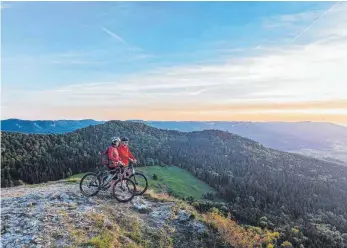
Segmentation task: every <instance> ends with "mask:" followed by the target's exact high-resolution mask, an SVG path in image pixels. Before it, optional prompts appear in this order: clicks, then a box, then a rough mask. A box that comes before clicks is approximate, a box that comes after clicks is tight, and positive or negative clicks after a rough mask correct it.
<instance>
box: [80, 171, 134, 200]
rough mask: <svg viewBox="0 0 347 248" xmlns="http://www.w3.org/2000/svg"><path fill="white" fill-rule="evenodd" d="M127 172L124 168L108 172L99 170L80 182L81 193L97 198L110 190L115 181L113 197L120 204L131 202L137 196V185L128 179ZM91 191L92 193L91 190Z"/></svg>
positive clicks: (90, 173) (84, 177)
mask: <svg viewBox="0 0 347 248" xmlns="http://www.w3.org/2000/svg"><path fill="white" fill-rule="evenodd" d="M126 174H127V170H125V168H124V167H123V166H120V167H118V168H115V169H113V170H108V169H107V168H98V169H97V171H96V172H89V173H87V174H85V175H84V176H83V177H82V179H81V181H80V190H81V193H82V194H83V195H85V196H88V197H90V196H95V195H97V194H98V193H99V191H100V190H102V191H106V190H108V189H109V188H110V186H111V182H112V181H113V180H115V183H114V184H113V187H112V195H113V197H115V198H116V199H117V201H119V202H128V201H131V200H132V199H133V198H134V196H135V194H136V185H135V183H134V182H133V181H132V180H131V179H129V178H127V176H126ZM90 189H91V192H89V190H90Z"/></svg>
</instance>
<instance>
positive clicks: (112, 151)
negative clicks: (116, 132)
mask: <svg viewBox="0 0 347 248" xmlns="http://www.w3.org/2000/svg"><path fill="white" fill-rule="evenodd" d="M120 142H121V140H120V138H118V137H112V138H111V145H110V146H109V147H108V148H107V149H106V150H105V151H104V153H103V155H106V154H107V159H108V161H107V163H106V165H107V168H108V169H109V170H113V169H115V168H117V167H118V166H121V165H123V166H124V163H123V162H122V161H121V160H120V157H119V153H118V149H117V148H118V147H119V144H120ZM111 174H115V171H112V172H111ZM114 183H115V180H112V182H111V187H110V189H112V185H113V184H114Z"/></svg>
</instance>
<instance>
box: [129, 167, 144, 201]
mask: <svg viewBox="0 0 347 248" xmlns="http://www.w3.org/2000/svg"><path fill="white" fill-rule="evenodd" d="M128 172H129V173H131V174H130V175H129V176H128V178H129V179H131V180H132V181H133V182H134V183H135V185H136V192H135V195H142V194H143V193H145V192H146V190H147V188H148V180H147V177H146V176H145V175H144V174H143V173H141V172H136V171H135V168H134V163H130V165H129V166H128Z"/></svg>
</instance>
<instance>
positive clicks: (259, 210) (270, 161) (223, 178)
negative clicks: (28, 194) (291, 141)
mask: <svg viewBox="0 0 347 248" xmlns="http://www.w3.org/2000/svg"><path fill="white" fill-rule="evenodd" d="M115 135H119V136H128V137H129V138H130V143H131V145H132V150H133V151H134V153H135V154H136V156H137V157H138V158H139V160H140V162H141V163H142V164H143V165H154V164H172V165H177V166H180V167H182V168H185V169H187V170H189V171H191V172H192V173H193V174H194V175H195V176H197V177H198V178H200V179H202V180H203V181H205V182H207V183H208V184H209V185H211V186H212V187H214V188H216V189H217V191H218V192H219V193H220V195H221V197H223V198H225V199H226V200H228V201H230V202H231V204H232V208H233V214H234V215H235V217H236V218H237V219H238V220H239V221H244V222H246V223H251V224H252V223H253V224H254V223H258V222H259V219H260V217H262V216H263V215H265V216H267V218H268V219H269V220H270V221H268V222H265V224H264V223H263V225H267V226H269V227H271V226H272V227H273V226H282V227H283V228H289V227H292V226H294V225H297V226H298V227H301V228H305V230H306V233H307V235H309V236H310V240H311V241H310V242H312V244H314V245H317V246H312V247H343V246H342V243H341V242H343V241H342V238H341V233H347V208H346V206H347V167H343V166H340V165H337V164H333V163H328V162H324V161H320V160H317V159H313V158H309V157H304V156H301V155H296V154H290V153H285V152H279V151H276V150H272V149H269V148H265V147H263V146H262V145H260V144H259V143H257V142H254V141H252V140H249V139H246V138H242V137H240V136H237V135H234V134H231V133H228V132H223V131H217V130H208V131H201V132H191V133H181V132H178V131H165V130H159V129H156V128H153V127H149V126H147V125H145V124H143V123H132V122H119V121H111V122H107V123H105V124H102V125H96V126H90V127H87V128H83V129H80V130H77V131H75V132H73V133H69V134H64V135H37V134H19V133H7V132H3V133H2V164H1V170H2V173H1V177H2V178H1V179H2V180H1V183H2V185H1V186H2V187H8V186H12V185H15V184H18V183H20V181H19V180H22V181H24V182H27V183H39V182H44V181H47V180H56V179H60V178H63V177H66V176H68V175H71V174H74V173H79V172H84V171H88V170H91V169H92V168H94V166H95V163H96V162H98V160H99V155H98V152H100V151H103V150H104V149H105V148H106V146H107V145H108V144H109V139H110V137H112V136H115ZM316 223H317V225H318V223H319V224H320V225H319V228H320V229H319V228H318V227H316V225H315V224H316ZM290 230H291V228H289V229H288V232H290ZM332 232H333V233H334V235H333V234H332ZM335 232H339V235H337V234H335ZM336 235H337V236H339V237H340V239H339V240H335V238H336V237H337V236H336ZM318 237H319V238H318ZM330 239H332V240H330ZM322 242H323V243H322ZM326 242H328V243H331V244H335V246H326V245H323V244H326ZM322 245H323V246H322Z"/></svg>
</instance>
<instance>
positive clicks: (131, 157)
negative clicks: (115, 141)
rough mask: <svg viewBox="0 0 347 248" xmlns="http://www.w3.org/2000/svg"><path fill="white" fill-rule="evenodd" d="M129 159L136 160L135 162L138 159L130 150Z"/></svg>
mask: <svg viewBox="0 0 347 248" xmlns="http://www.w3.org/2000/svg"><path fill="white" fill-rule="evenodd" d="M128 154H129V158H130V159H131V160H134V161H136V158H135V157H134V155H133V154H132V153H131V152H130V150H129V153H128Z"/></svg>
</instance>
